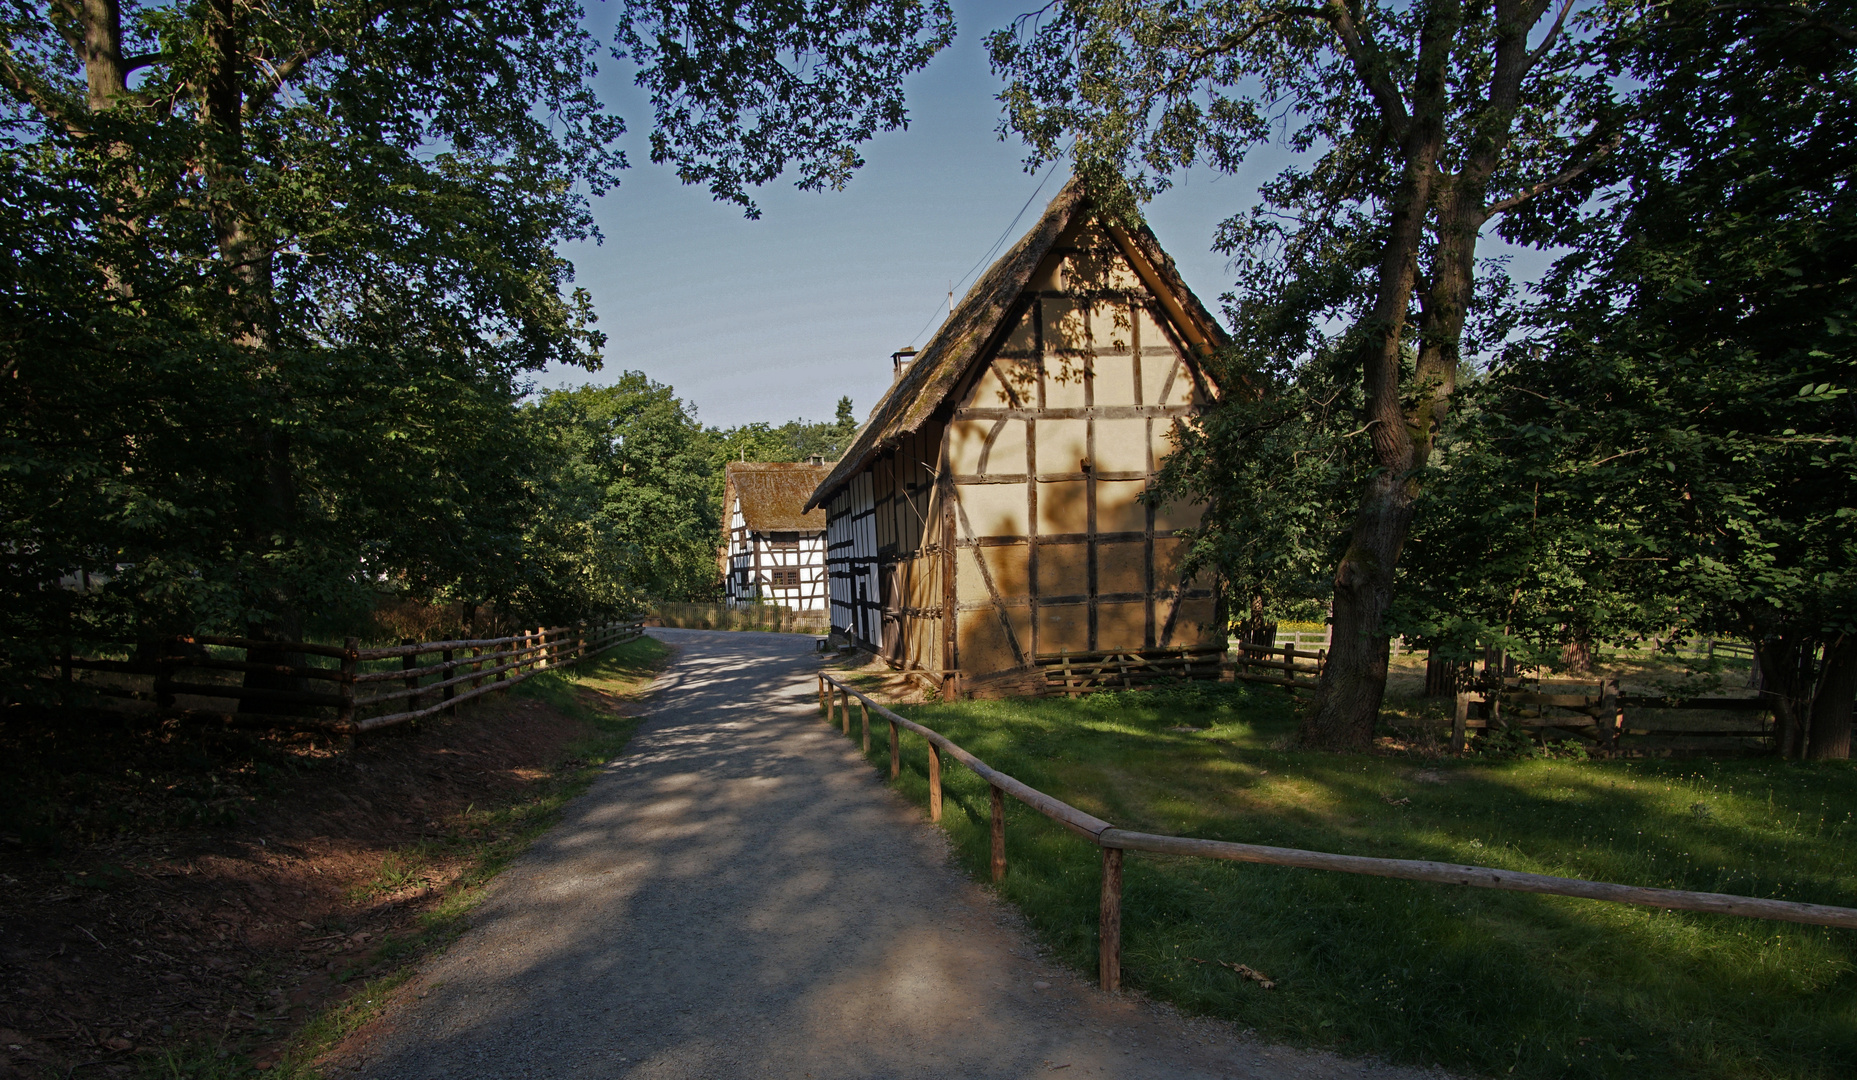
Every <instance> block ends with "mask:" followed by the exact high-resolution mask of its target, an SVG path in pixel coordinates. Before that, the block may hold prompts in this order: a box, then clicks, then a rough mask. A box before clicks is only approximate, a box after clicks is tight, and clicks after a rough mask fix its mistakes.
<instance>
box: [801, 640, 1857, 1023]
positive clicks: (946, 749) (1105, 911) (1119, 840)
mask: <svg viewBox="0 0 1857 1080" xmlns="http://www.w3.org/2000/svg"><path fill="white" fill-rule="evenodd" d="M854 699H855V700H856V701H857V703H858V715H859V722H860V725H861V727H862V729H863V730H862V734H863V742H864V752H865V753H866V754H869V753H870V714H871V713H873V712H874V713H876V714H877V715H878V716H879V717H881V718H882V719H884V720H887V721H889V723H890V778H891V779H895V778H896V777H898V776H899V775H901V773H902V744H901V732H902V731H903V730H905V729H906V730H909V731H912V732H914V733H916V734H917V735H920V736H922V738H923V739H925V740H926V741H927V742H928V782H929V820H931V821H936V822H939V821H940V820H941V804H942V779H941V773H942V755H943V754H946V755H947V756H949V757H951V758H953V759H954V760H956V761H958V762H960V763H961V764H963V765H965V766H967V767H968V768H969V769H971V770H973V771H974V773H975V774H976V775H978V776H979V777H980V778H981V779H982V780H985V781H986V782H987V783H988V785H990V787H991V789H992V800H991V802H992V830H991V832H992V852H991V855H992V858H991V869H992V874H993V880H994V881H1000V880H1002V879H1004V878H1005V876H1006V796H1008V795H1010V796H1012V797H1013V798H1015V799H1017V800H1019V801H1020V802H1022V803H1024V804H1025V805H1027V806H1029V807H1031V808H1032V809H1034V810H1036V811H1038V812H1039V813H1041V814H1043V815H1044V816H1046V817H1048V818H1050V819H1051V820H1052V821H1055V822H1057V823H1058V824H1059V825H1061V826H1063V827H1064V828H1066V829H1068V830H1070V831H1071V832H1073V833H1076V834H1077V835H1078V836H1081V837H1083V838H1084V839H1085V840H1088V841H1090V842H1092V843H1094V844H1095V845H1096V846H1097V847H1098V848H1100V849H1101V851H1102V867H1103V875H1102V893H1101V900H1100V906H1099V909H1098V921H1097V975H1098V978H1099V979H1100V981H1101V984H1102V988H1103V989H1104V990H1112V991H1113V990H1120V989H1121V988H1122V853H1123V852H1125V851H1147V852H1152V853H1155V854H1159V855H1193V856H1198V857H1200V858H1206V859H1222V860H1226V861H1231V862H1246V863H1261V864H1264V865H1269V866H1293V867H1299V868H1302V869H1306V870H1332V871H1335V872H1338V873H1343V874H1365V875H1368V876H1371V877H1385V878H1398V879H1401V880H1405V881H1429V882H1435V883H1437V884H1441V885H1468V886H1471V887H1474V888H1482V889H1502V890H1507V891H1510V892H1529V893H1545V894H1548V895H1551V896H1572V897H1578V898H1581V899H1586V900H1607V901H1611V902H1613V903H1620V904H1639V905H1643V906H1645V907H1658V908H1669V909H1675V910H1678V911H1702V912H1708V913H1711V914H1717V915H1739V916H1744V917H1746V918H1753V919H1774V920H1778V921H1781V922H1793V923H1804V924H1806V925H1809V926H1839V927H1844V928H1846V929H1852V930H1857V908H1847V907H1835V906H1833V905H1829V904H1804V903H1799V902H1797V901H1792V900H1767V899H1762V898H1759V897H1752V896H1732V895H1729V894H1727V893H1705V892H1690V891H1687V890H1684V889H1655V888H1645V887H1640V886H1636V885H1618V884H1614V883H1611V882H1605V881H1586V880H1583V879H1581V878H1564V877H1554V876H1551V875H1548V874H1529V873H1522V872H1519V871H1514V870H1498V869H1494V868H1492V867H1487V866H1460V865H1457V864H1454V863H1440V862H1429V861H1425V860H1419V859H1379V858H1370V857H1367V856H1361V855H1336V854H1333V853H1332V852H1325V851H1303V850H1300V849H1297V848H1280V847H1268V846H1265V845H1261V844H1238V843H1232V842H1229V841H1225V840H1200V839H1196V838H1194V837H1187V836H1161V835H1156V834H1154V833H1143V832H1134V831H1131V830H1128V829H1119V828H1116V827H1115V826H1114V825H1111V824H1110V823H1109V822H1107V821H1104V820H1103V819H1101V818H1099V817H1095V816H1094V815H1091V814H1086V813H1084V812H1083V811H1081V810H1079V809H1077V808H1076V807H1074V806H1071V805H1070V804H1069V803H1066V802H1064V801H1062V800H1060V799H1057V798H1054V797H1052V796H1050V795H1047V794H1045V793H1044V792H1042V791H1039V790H1038V789H1037V788H1034V787H1032V786H1031V785H1029V784H1026V783H1023V782H1021V781H1019V780H1016V779H1014V778H1013V777H1011V776H1008V775H1006V774H1005V773H1003V772H1000V771H999V770H998V769H995V768H993V767H992V766H991V765H988V764H987V763H986V762H984V761H981V760H980V759H979V758H977V757H975V756H974V755H972V754H970V753H968V752H967V751H966V750H964V749H962V748H961V747H960V746H957V745H956V744H955V743H954V741H953V740H951V739H949V738H948V737H947V736H945V735H942V734H941V733H940V732H937V731H935V730H933V729H931V728H927V727H924V726H923V725H921V724H918V723H916V722H915V721H913V720H910V719H908V718H907V717H904V716H900V715H898V714H897V713H895V712H893V711H891V710H889V709H887V708H885V707H883V706H882V705H880V704H878V703H877V702H876V701H874V700H872V699H871V698H870V696H869V695H867V694H864V693H862V692H860V691H858V690H854V689H852V688H851V687H849V686H846V685H845V684H844V683H843V682H841V681H839V680H838V679H837V678H836V677H834V676H832V675H827V674H824V673H823V672H822V673H820V675H819V707H820V708H821V709H823V710H824V711H825V719H826V721H827V722H831V721H832V720H835V719H841V718H842V720H841V726H842V730H843V732H844V733H845V734H846V735H847V736H848V735H850V734H851V702H852V701H853V700H854Z"/></svg>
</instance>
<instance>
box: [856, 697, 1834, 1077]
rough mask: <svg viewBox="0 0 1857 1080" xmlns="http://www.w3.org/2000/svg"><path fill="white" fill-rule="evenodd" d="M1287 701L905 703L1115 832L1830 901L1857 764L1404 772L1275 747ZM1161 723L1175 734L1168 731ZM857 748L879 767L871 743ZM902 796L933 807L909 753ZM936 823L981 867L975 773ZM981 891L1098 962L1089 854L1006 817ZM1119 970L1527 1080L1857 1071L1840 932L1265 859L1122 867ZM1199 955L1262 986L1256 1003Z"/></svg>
mask: <svg viewBox="0 0 1857 1080" xmlns="http://www.w3.org/2000/svg"><path fill="white" fill-rule="evenodd" d="M1291 710H1292V705H1291V703H1290V702H1289V701H1288V700H1287V694H1284V693H1282V692H1280V691H1276V690H1274V689H1269V688H1261V687H1247V686H1238V687H1230V686H1221V687H1213V686H1207V685H1205V684H1198V685H1189V686H1184V687H1180V688H1171V689H1163V690H1159V691H1155V692H1149V693H1115V694H1101V695H1097V696H1094V697H1089V698H1082V699H1078V700H1076V701H1065V700H1054V699H1045V700H1028V701H1000V702H956V703H948V704H940V705H928V706H916V707H911V708H909V709H907V710H906V711H907V712H908V713H910V715H911V716H912V718H913V719H916V720H917V721H919V722H922V723H925V724H927V725H929V726H931V727H934V728H935V729H937V730H939V731H941V732H943V733H945V734H947V735H948V736H949V737H950V738H952V739H954V740H955V741H956V742H958V743H960V744H961V745H962V746H965V747H966V748H968V749H969V750H971V751H972V752H974V753H975V754H977V755H978V756H979V757H981V758H982V759H983V760H985V761H987V762H989V763H990V764H992V765H994V766H995V767H998V768H1000V769H1003V770H1004V771H1006V772H1008V773H1010V774H1012V775H1014V776H1016V777H1018V778H1019V779H1021V780H1023V781H1025V782H1026V783H1029V784H1031V785H1032V786H1034V787H1037V788H1039V789H1041V790H1043V791H1047V792H1049V793H1051V794H1052V795H1055V796H1057V797H1058V798H1061V799H1064V800H1066V801H1068V802H1071V803H1072V804H1073V805H1076V806H1079V807H1081V808H1083V809H1085V810H1088V811H1090V812H1091V813H1094V814H1097V815H1099V816H1101V817H1103V818H1105V819H1107V820H1109V821H1112V822H1114V823H1116V824H1117V825H1121V826H1124V827H1128V828H1135V829H1142V830H1146V831H1153V832H1161V833H1172V834H1176V835H1192V836H1201V837H1208V838H1212V839H1222V840H1233V841H1243V842H1249V843H1264V844H1276V845H1282V846H1288V847H1301V848H1308V849H1313V850H1319V851H1333V852H1341V853H1346V854H1359V855H1379V856H1387V857H1397V858H1416V859H1435V860H1440V861H1447V862H1460V863H1474V864H1478V865H1485V866H1495V867H1502V868H1508V869H1514V870H1527V871H1532V872H1536V873H1548V874H1558V875H1563V876H1568V877H1584V878H1592V879H1597V880H1607V881H1619V882H1626V883H1630V884H1640V885H1655V886H1664V887H1670V888H1682V889H1696V890H1705V891H1716V892H1737V893H1743V894H1747V895H1756V896H1768V897H1776V898H1783V899H1791V900H1804V901H1816V902H1820V903H1832V904H1844V905H1849V904H1851V903H1852V902H1853V899H1854V898H1857V858H1854V857H1853V854H1852V841H1853V840H1857V820H1854V815H1857V770H1854V769H1853V768H1852V767H1851V766H1850V765H1849V763H1814V764H1795V763H1782V762H1778V761H1772V760H1755V761H1745V760H1743V761H1707V762H1695V761H1687V762H1669V761H1607V762H1568V761H1540V760H1533V761H1505V762H1488V761H1469V762H1458V761H1449V762H1441V763H1439V762H1424V761H1415V760H1412V759H1399V758H1384V757H1370V756H1365V755H1330V754H1315V753H1305V752H1297V751H1289V750H1285V749H1281V747H1282V746H1284V745H1286V743H1287V736H1288V735H1289V734H1290V732H1291V731H1292V730H1293V728H1294V717H1293V713H1292V711H1291ZM1179 728H1192V729H1195V730H1191V731H1181V730H1174V729H1179ZM874 743H875V745H873V754H872V761H873V764H880V765H881V766H882V767H884V768H886V769H887V765H888V750H887V748H886V747H885V746H884V745H883V740H882V739H881V738H877V739H875V740H874ZM904 747H905V752H904V756H903V757H904V775H903V777H902V779H901V780H900V781H899V782H898V784H899V787H900V788H901V789H902V790H903V791H904V792H905V793H906V794H908V795H909V796H910V797H912V798H914V799H916V800H918V801H926V794H927V781H926V768H927V764H926V753H925V751H924V748H923V745H922V743H921V741H920V740H919V739H914V738H910V737H908V736H905V739H904ZM946 787H947V793H948V795H949V799H948V801H947V804H946V810H945V813H944V818H943V821H944V825H945V827H946V828H947V830H948V832H949V833H950V834H951V836H952V838H953V839H954V841H955V843H956V847H957V850H958V851H959V854H960V857H961V858H962V859H963V861H964V862H965V863H966V864H967V867H968V869H969V870H970V872H972V873H974V874H975V875H976V876H981V875H984V874H985V873H986V867H987V859H988V827H987V812H988V811H987V805H988V802H987V798H986V786H985V784H984V783H982V782H981V781H980V780H979V779H978V778H977V777H975V776H974V775H973V774H971V773H969V772H968V771H966V770H965V769H960V768H958V767H957V768H952V769H950V770H949V771H948V773H947V774H946ZM1008 807H1009V809H1008V826H1007V837H1008V839H1007V848H1008V858H1009V861H1010V866H1011V868H1010V871H1009V873H1008V876H1007V879H1006V881H1005V882H1004V884H1003V886H1002V893H1003V895H1004V896H1005V897H1006V898H1008V899H1010V900H1012V901H1013V902H1014V903H1016V904H1018V905H1019V906H1020V907H1021V908H1022V909H1023V910H1024V911H1025V912H1026V914H1027V915H1028V916H1029V917H1030V919H1031V920H1032V922H1033V923H1034V925H1035V926H1036V927H1037V928H1038V930H1039V932H1040V934H1041V935H1042V936H1043V937H1044V938H1045V940H1046V941H1047V942H1048V943H1049V944H1050V945H1051V946H1052V947H1053V948H1054V949H1055V950H1056V951H1057V952H1058V953H1059V954H1060V955H1062V956H1063V957H1064V958H1065V959H1066V960H1068V961H1069V962H1070V963H1072V964H1074V965H1076V966H1077V967H1078V968H1080V969H1083V970H1086V971H1090V970H1093V969H1094V967H1095V949H1096V943H1095V942H1096V938H1095V931H1096V899H1097V890H1098V886H1099V881H1100V878H1099V862H1098V860H1099V856H1098V853H1097V851H1096V849H1095V848H1094V846H1093V845H1090V844H1088V843H1086V842H1084V841H1081V840H1079V839H1076V838H1075V837H1072V836H1070V835H1069V834H1067V833H1064V832H1063V831H1062V830H1060V829H1059V828H1058V827H1057V826H1055V825H1053V824H1051V823H1050V822H1048V821H1047V820H1046V819H1044V818H1043V817H1042V816H1040V815H1038V814H1037V813H1036V812H1034V811H1031V810H1029V809H1027V808H1025V807H1022V806H1020V805H1018V804H1017V803H1012V802H1010V801H1009V803H1008ZM1124 913H1125V914H1124V924H1123V935H1124V938H1123V940H1124V951H1125V958H1124V965H1125V966H1124V978H1125V981H1126V982H1127V983H1128V985H1130V986H1134V987H1138V988H1140V989H1142V990H1144V991H1146V992H1148V993H1151V994H1153V995H1154V996H1156V997H1159V998H1163V999H1166V1000H1169V1001H1172V1002H1174V1003H1176V1004H1179V1005H1181V1006H1182V1007H1185V1008H1187V1009H1189V1010H1192V1011H1195V1012H1201V1013H1209V1014H1213V1015H1218V1016H1223V1017H1227V1018H1229V1019H1232V1020H1235V1021H1238V1022H1240V1023H1242V1024H1245V1025H1248V1026H1251V1027H1254V1028H1256V1029H1258V1030H1259V1031H1260V1032H1262V1033H1264V1034H1266V1035H1268V1036H1270V1037H1273V1038H1282V1039H1288V1040H1292V1041H1296V1042H1300V1043H1304V1044H1312V1045H1322V1046H1330V1047H1334V1048H1337V1049H1340V1050H1343V1051H1346V1052H1349V1053H1356V1054H1374V1055H1380V1056H1384V1057H1387V1058H1390V1059H1394V1060H1399V1061H1407V1062H1420V1063H1436V1064H1442V1065H1446V1066H1449V1067H1452V1068H1457V1069H1464V1070H1469V1071H1473V1072H1477V1073H1483V1074H1491V1075H1514V1076H1524V1077H1608V1078H1611V1077H1617V1078H1621V1080H1622V1078H1627V1077H1632V1078H1636V1077H1679V1076H1680V1077H1771V1076H1788V1077H1825V1078H1830V1077H1847V1076H1852V1075H1857V936H1854V935H1853V934H1852V933H1851V932H1850V931H1845V930H1834V929H1830V928H1822V927H1805V926H1796V925H1792V924H1787V923H1772V922H1764V921H1757V920H1748V919H1738V918H1731V917H1727V916H1710V915H1701V914H1691V913H1675V912H1665V911H1657V910H1653V909H1647V908H1639V907H1632V906H1626V905H1619V904H1606V903H1598V902H1591V901H1581V900H1573V899H1568V898H1561V897H1546V896H1534V895H1526V894H1516V893H1499V892H1491V891H1486V890H1472V889H1461V888H1453V887H1449V886H1438V885H1431V884H1424V883H1415V882H1398V881H1386V880H1381V879H1374V878H1365V877H1358V876H1351V875H1341V874H1333V873H1322V872H1318V871H1306V870H1297V869H1289V868H1281V867H1264V866H1253V865H1245V864H1232V863H1219V862H1213V861H1210V860H1198V859H1185V858H1171V857H1161V856H1145V855H1143V856H1131V857H1130V859H1129V860H1128V863H1127V867H1126V870H1125V899H1124ZM1219 961H1226V962H1231V963H1241V964H1246V965H1249V966H1250V967H1252V968H1255V969H1258V970H1260V971H1263V972H1265V973H1267V974H1268V975H1269V976H1270V977H1271V978H1272V979H1274V980H1276V983H1277V986H1276V989H1274V990H1270V991H1266V990H1264V989H1262V988H1261V987H1260V986H1258V985H1257V984H1256V983H1254V982H1251V981H1248V980H1245V979H1243V978H1241V977H1240V976H1239V975H1237V974H1236V973H1234V972H1232V971H1231V970H1230V969H1228V968H1225V967H1222V966H1221V965H1220V964H1219Z"/></svg>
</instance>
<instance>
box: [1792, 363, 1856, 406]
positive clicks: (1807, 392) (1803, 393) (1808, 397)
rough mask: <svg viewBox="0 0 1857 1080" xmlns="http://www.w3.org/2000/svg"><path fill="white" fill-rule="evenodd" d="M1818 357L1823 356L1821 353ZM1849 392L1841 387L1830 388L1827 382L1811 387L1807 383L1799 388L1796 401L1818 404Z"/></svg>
mask: <svg viewBox="0 0 1857 1080" xmlns="http://www.w3.org/2000/svg"><path fill="white" fill-rule="evenodd" d="M1820 355H1823V354H1822V353H1821V354H1820ZM1849 392H1850V391H1848V390H1846V389H1845V388H1844V387H1842V386H1832V385H1831V384H1830V383H1828V382H1827V383H1819V384H1818V385H1817V386H1813V385H1812V384H1811V383H1807V384H1805V385H1804V386H1801V387H1800V388H1799V395H1798V399H1799V401H1800V402H1802V403H1815V402H1820V401H1830V400H1831V399H1833V398H1835V397H1838V396H1839V395H1841V394H1847V393H1849Z"/></svg>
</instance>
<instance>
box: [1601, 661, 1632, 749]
mask: <svg viewBox="0 0 1857 1080" xmlns="http://www.w3.org/2000/svg"><path fill="white" fill-rule="evenodd" d="M1598 720H1599V740H1600V745H1602V746H1604V747H1605V748H1606V749H1607V750H1611V751H1616V750H1617V749H1618V737H1619V735H1621V734H1622V733H1623V730H1622V729H1623V728H1624V726H1625V725H1624V723H1623V717H1622V716H1621V715H1620V713H1619V708H1618V680H1617V679H1607V680H1605V681H1604V682H1602V683H1600V684H1599V716H1598Z"/></svg>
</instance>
